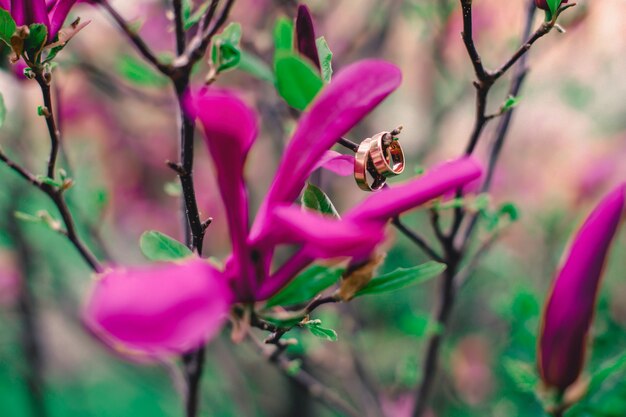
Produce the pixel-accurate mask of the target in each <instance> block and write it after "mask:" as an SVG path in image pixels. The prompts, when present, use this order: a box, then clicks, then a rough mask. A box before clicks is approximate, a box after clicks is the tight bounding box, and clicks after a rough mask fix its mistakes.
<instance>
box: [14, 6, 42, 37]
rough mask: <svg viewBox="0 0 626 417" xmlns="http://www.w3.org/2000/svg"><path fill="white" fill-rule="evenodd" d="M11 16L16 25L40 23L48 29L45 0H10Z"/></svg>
mask: <svg viewBox="0 0 626 417" xmlns="http://www.w3.org/2000/svg"><path fill="white" fill-rule="evenodd" d="M11 16H12V17H13V20H15V23H16V24H17V25H18V26H21V25H31V24H33V23H41V24H43V25H45V26H46V27H47V28H48V31H50V21H49V20H48V10H47V7H46V2H45V0H11Z"/></svg>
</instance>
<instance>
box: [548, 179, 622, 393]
mask: <svg viewBox="0 0 626 417" xmlns="http://www.w3.org/2000/svg"><path fill="white" fill-rule="evenodd" d="M625 199H626V185H625V184H622V185H620V186H619V187H618V188H617V189H615V190H614V191H613V192H611V193H610V194H608V195H607V196H606V197H605V198H604V199H603V200H602V201H601V202H600V203H599V204H598V206H597V207H596V208H595V209H594V210H593V212H592V213H591V214H590V215H589V217H588V218H587V220H586V221H585V223H584V224H583V225H582V227H581V228H580V230H579V231H578V233H577V234H576V237H575V238H574V241H573V243H572V245H571V248H570V250H569V252H568V254H567V257H566V259H565V263H564V264H563V266H562V268H561V269H560V271H559V273H558V275H557V277H556V279H555V281H554V284H553V288H552V292H551V294H550V297H549V298H548V301H547V304H546V308H545V311H544V314H543V326H542V329H541V336H540V341H539V355H538V356H539V369H540V372H541V377H542V379H543V381H544V382H545V383H546V385H548V386H553V387H556V388H558V389H560V390H562V391H563V390H565V389H566V388H567V387H569V386H570V385H571V384H573V383H574V382H575V381H576V379H577V378H578V376H579V375H580V372H581V371H582V367H583V363H584V358H585V345H586V339H587V333H588V331H589V327H590V325H591V320H592V318H593V311H594V307H595V301H596V297H597V293H598V288H599V285H600V280H601V278H602V270H603V267H604V263H605V260H606V257H607V254H608V251H609V248H610V246H611V242H612V240H613V237H614V236H615V234H616V232H617V228H618V226H619V223H620V219H621V217H622V215H623V212H624V203H625Z"/></svg>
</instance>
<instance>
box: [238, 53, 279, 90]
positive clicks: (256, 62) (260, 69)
mask: <svg viewBox="0 0 626 417" xmlns="http://www.w3.org/2000/svg"><path fill="white" fill-rule="evenodd" d="M240 54H241V56H240V57H239V65H238V66H237V68H238V69H240V70H241V71H245V72H247V73H248V74H250V75H252V76H254V77H257V78H258V79H260V80H263V81H267V82H268V83H270V84H272V85H275V84H276V78H275V77H274V73H273V72H272V69H271V68H270V67H269V66H267V64H265V62H263V61H261V59H259V58H257V57H256V56H254V55H252V54H250V53H249V52H246V51H240Z"/></svg>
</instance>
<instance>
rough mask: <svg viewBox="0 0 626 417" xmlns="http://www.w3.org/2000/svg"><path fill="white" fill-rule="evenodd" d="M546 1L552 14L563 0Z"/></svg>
mask: <svg viewBox="0 0 626 417" xmlns="http://www.w3.org/2000/svg"><path fill="white" fill-rule="evenodd" d="M547 2H548V7H549V8H550V13H551V14H552V15H554V13H556V11H557V10H558V9H559V7H560V6H561V3H562V2H563V0H547Z"/></svg>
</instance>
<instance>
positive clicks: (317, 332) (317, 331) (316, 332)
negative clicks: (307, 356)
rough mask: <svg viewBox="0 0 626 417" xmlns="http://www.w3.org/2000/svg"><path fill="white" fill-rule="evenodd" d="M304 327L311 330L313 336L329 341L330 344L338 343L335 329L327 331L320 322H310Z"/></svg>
mask: <svg viewBox="0 0 626 417" xmlns="http://www.w3.org/2000/svg"><path fill="white" fill-rule="evenodd" d="M304 326H305V327H306V328H307V329H309V331H310V332H311V334H312V335H313V336H315V337H319V338H320V339H325V340H328V341H329V342H336V341H337V332H336V331H334V330H333V329H325V328H324V327H322V322H321V321H320V320H311V321H308V322H307V323H306V324H305V325H304Z"/></svg>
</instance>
